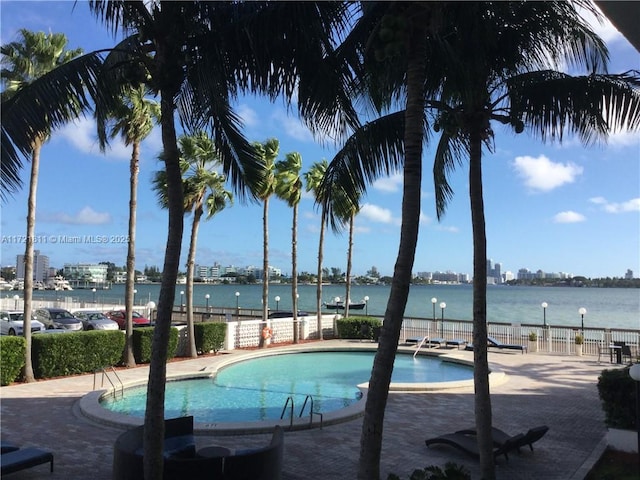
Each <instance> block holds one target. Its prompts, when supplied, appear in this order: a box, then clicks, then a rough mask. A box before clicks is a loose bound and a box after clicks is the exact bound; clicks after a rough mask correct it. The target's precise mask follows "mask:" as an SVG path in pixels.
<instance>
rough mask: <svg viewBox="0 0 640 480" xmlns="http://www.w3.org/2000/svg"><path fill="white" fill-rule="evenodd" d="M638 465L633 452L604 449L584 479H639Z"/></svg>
mask: <svg viewBox="0 0 640 480" xmlns="http://www.w3.org/2000/svg"><path fill="white" fill-rule="evenodd" d="M639 479H640V466H639V463H638V455H636V454H635V453H625V452H617V451H615V450H609V449H607V450H605V452H604V453H603V454H602V457H600V460H598V462H597V463H596V464H595V465H594V466H593V468H592V469H591V471H590V472H589V474H588V475H587V476H586V477H585V479H584V480H639Z"/></svg>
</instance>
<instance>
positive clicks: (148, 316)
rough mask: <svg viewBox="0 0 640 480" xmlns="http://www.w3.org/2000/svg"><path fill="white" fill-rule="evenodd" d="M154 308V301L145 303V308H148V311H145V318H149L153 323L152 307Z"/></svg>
mask: <svg viewBox="0 0 640 480" xmlns="http://www.w3.org/2000/svg"><path fill="white" fill-rule="evenodd" d="M154 308H156V303H155V302H149V303H147V309H148V310H149V313H147V318H148V319H149V321H150V322H151V323H153V309H154Z"/></svg>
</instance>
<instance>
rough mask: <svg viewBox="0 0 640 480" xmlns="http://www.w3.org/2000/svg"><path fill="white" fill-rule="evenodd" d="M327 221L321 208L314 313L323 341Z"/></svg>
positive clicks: (325, 211) (324, 209) (319, 334)
mask: <svg viewBox="0 0 640 480" xmlns="http://www.w3.org/2000/svg"><path fill="white" fill-rule="evenodd" d="M326 219H327V210H326V208H324V207H323V208H322V213H321V214H320V240H319V241H318V280H317V282H318V283H317V285H316V312H317V314H318V338H319V339H320V340H324V337H323V335H322V259H323V256H324V251H323V247H324V225H325V222H326Z"/></svg>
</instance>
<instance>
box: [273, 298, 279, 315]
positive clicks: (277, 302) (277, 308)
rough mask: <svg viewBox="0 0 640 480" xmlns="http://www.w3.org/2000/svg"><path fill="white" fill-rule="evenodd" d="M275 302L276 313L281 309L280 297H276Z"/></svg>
mask: <svg viewBox="0 0 640 480" xmlns="http://www.w3.org/2000/svg"><path fill="white" fill-rule="evenodd" d="M274 300H275V301H276V312H277V311H278V310H279V309H280V296H279V295H276V297H275V298H274Z"/></svg>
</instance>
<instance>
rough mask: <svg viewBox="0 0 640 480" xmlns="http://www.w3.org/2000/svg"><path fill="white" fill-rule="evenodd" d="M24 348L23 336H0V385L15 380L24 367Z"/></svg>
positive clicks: (25, 344)
mask: <svg viewBox="0 0 640 480" xmlns="http://www.w3.org/2000/svg"><path fill="white" fill-rule="evenodd" d="M26 348H27V343H26V341H25V339H24V338H23V337H0V385H9V384H10V383H12V382H15V381H16V379H17V378H18V376H19V375H20V371H21V370H22V367H24V353H25V350H26Z"/></svg>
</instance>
